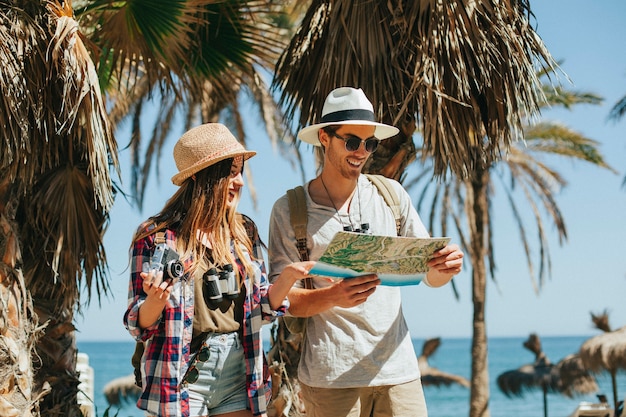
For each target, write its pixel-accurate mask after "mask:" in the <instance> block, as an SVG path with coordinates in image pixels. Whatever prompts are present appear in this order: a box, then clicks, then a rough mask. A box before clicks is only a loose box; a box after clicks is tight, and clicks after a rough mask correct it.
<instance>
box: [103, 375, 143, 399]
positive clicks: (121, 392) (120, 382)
mask: <svg viewBox="0 0 626 417" xmlns="http://www.w3.org/2000/svg"><path fill="white" fill-rule="evenodd" d="M103 391H104V397H105V398H106V399H107V402H108V403H109V405H121V404H122V403H125V402H129V403H133V402H136V401H137V400H138V399H139V396H140V395H141V388H139V387H138V386H137V385H135V375H134V374H130V375H126V376H122V377H119V378H116V379H114V380H112V381H110V382H109V383H107V384H106V385H105V386H104V390H103Z"/></svg>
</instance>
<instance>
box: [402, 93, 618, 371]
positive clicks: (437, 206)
mask: <svg viewBox="0 0 626 417" xmlns="http://www.w3.org/2000/svg"><path fill="white" fill-rule="evenodd" d="M544 89H545V90H546V97H547V101H546V103H544V104H543V106H546V105H548V104H551V105H562V106H564V107H567V108H569V107H571V106H573V105H575V104H579V103H592V104H597V103H599V102H600V100H601V99H600V98H598V97H597V96H594V95H593V94H587V93H575V92H570V91H566V90H563V89H561V88H559V89H557V90H554V91H552V88H550V87H548V86H544ZM524 132H525V141H524V142H518V143H515V144H513V146H511V148H510V149H509V152H508V155H507V156H506V157H505V158H504V159H502V161H492V162H491V163H489V164H486V163H485V164H484V165H483V166H482V169H480V170H476V171H475V172H473V173H472V174H471V175H470V176H469V177H467V178H459V177H456V176H455V175H451V176H450V177H448V178H447V179H446V180H445V181H442V182H439V183H438V182H436V181H431V174H430V173H431V172H432V171H429V170H428V169H424V171H422V172H421V173H419V174H418V175H416V176H415V177H414V178H410V179H407V182H406V187H407V189H414V188H419V186H420V185H422V184H423V188H421V190H422V191H421V193H420V195H419V197H418V203H417V208H418V211H421V209H422V207H423V206H424V205H426V204H427V202H428V201H429V202H430V217H429V219H430V220H429V230H433V233H435V234H437V233H438V232H439V233H441V234H442V235H447V234H448V233H449V231H448V222H451V223H452V224H453V228H454V229H455V231H456V233H457V234H458V236H459V237H460V240H461V242H462V245H463V247H464V249H465V251H466V252H467V254H468V255H469V256H468V257H469V262H470V264H471V267H472V300H473V304H474V318H473V327H474V333H473V334H474V336H473V342H472V376H473V377H474V376H475V375H478V374H480V373H481V372H482V367H483V366H486V359H485V362H484V363H483V361H482V360H481V358H480V356H479V355H482V354H483V353H482V352H480V351H481V346H483V343H485V342H486V331H485V329H486V317H485V303H486V284H487V275H489V276H490V277H491V279H492V280H494V281H495V279H496V274H495V270H496V267H495V257H494V245H493V240H492V238H493V232H492V224H491V218H492V216H491V213H490V209H491V207H492V206H493V204H492V202H493V199H494V197H495V196H496V194H497V193H496V191H497V190H502V192H503V195H504V196H505V198H506V199H507V201H508V202H509V205H510V207H511V212H512V215H513V218H514V220H515V222H516V223H517V225H518V232H519V235H520V239H521V241H522V245H523V248H524V253H525V256H526V260H527V265H528V269H529V273H530V278H531V282H532V285H533V287H534V289H535V291H536V292H539V291H540V289H541V287H542V285H543V283H544V279H545V277H546V276H548V275H549V272H550V253H549V247H548V235H547V234H546V229H545V227H544V222H543V218H542V213H543V212H545V213H547V215H546V216H547V217H548V218H549V219H550V220H551V221H552V223H553V224H554V225H555V226H556V230H557V233H558V237H559V240H560V242H561V243H562V242H563V241H564V240H565V239H566V238H567V230H566V227H565V221H564V218H563V216H562V213H561V211H560V209H559V207H558V205H557V202H556V195H557V193H558V191H559V190H560V189H561V188H562V187H564V186H566V184H567V183H566V181H565V179H564V178H563V177H562V176H561V175H560V174H559V173H558V172H557V171H556V170H554V169H553V168H551V167H550V166H549V165H548V164H547V163H545V162H544V161H543V160H542V157H547V156H550V155H552V156H553V157H561V158H567V159H572V160H578V161H585V162H588V163H591V164H593V165H595V166H598V167H602V168H607V169H611V168H610V167H609V166H608V165H607V164H606V162H605V161H604V158H603V157H602V155H601V154H600V153H599V151H598V146H597V145H598V144H597V142H595V141H593V140H592V139H589V138H586V137H584V136H582V135H580V134H579V133H577V132H574V131H572V130H571V129H569V128H567V127H566V126H562V125H559V124H556V123H551V122H542V123H538V124H536V125H534V126H527V127H526V128H525V129H524ZM516 191H517V192H518V193H519V192H520V191H521V194H522V195H523V196H524V197H525V200H524V201H525V202H524V204H523V205H522V204H519V203H517V202H516V199H515V195H516ZM430 197H432V198H430ZM522 207H523V208H528V209H530V210H529V211H530V214H529V215H530V217H531V218H532V219H534V221H535V225H536V231H537V236H538V247H539V249H538V254H539V270H538V273H536V272H535V266H534V264H533V262H532V253H531V250H530V247H531V246H530V242H529V239H528V235H527V232H526V228H525V226H524V221H525V215H526V213H525V212H524V211H523V210H522ZM541 209H543V210H541ZM437 220H439V227H437ZM437 229H438V231H437V232H435V230H437ZM487 271H488V273H487ZM453 285H454V284H453ZM485 353H486V352H485Z"/></svg>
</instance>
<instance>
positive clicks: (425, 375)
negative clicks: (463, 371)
mask: <svg viewBox="0 0 626 417" xmlns="http://www.w3.org/2000/svg"><path fill="white" fill-rule="evenodd" d="M440 344H441V338H439V337H436V338H433V339H428V340H426V341H425V342H424V345H423V346H422V354H421V355H420V356H419V358H417V363H418V365H419V369H420V373H421V375H422V385H424V386H426V385H433V386H436V387H440V386H442V385H443V386H450V385H452V384H459V385H461V386H464V387H466V388H469V386H470V382H469V381H468V380H467V379H466V378H464V377H462V376H460V375H454V374H449V373H447V372H443V371H440V370H439V369H437V368H433V367H432V366H430V365H429V364H428V358H429V357H430V356H432V355H433V354H434V353H435V351H436V350H437V348H438V347H439V345H440Z"/></svg>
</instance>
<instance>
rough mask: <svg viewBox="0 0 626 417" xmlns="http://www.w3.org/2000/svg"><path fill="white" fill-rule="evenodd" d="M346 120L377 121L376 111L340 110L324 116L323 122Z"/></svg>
mask: <svg viewBox="0 0 626 417" xmlns="http://www.w3.org/2000/svg"><path fill="white" fill-rule="evenodd" d="M346 120H365V121H368V122H375V121H376V120H375V119H374V112H371V111H369V110H362V109H356V110H340V111H336V112H332V113H328V114H326V115H324V116H322V120H321V123H335V122H345V121H346Z"/></svg>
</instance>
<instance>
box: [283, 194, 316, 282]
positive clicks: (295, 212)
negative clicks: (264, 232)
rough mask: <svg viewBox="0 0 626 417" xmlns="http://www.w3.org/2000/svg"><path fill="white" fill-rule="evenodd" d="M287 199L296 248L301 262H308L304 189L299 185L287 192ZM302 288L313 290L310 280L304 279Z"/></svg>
mask: <svg viewBox="0 0 626 417" xmlns="http://www.w3.org/2000/svg"><path fill="white" fill-rule="evenodd" d="M287 199H288V200H289V218H290V221H291V227H292V228H293V231H294V233H295V235H296V248H297V249H298V255H299V256H300V260H301V261H308V260H309V250H308V249H307V247H306V226H307V223H308V214H307V208H306V194H305V193H304V187H303V186H301V185H299V186H297V187H296V188H292V189H290V190H287ZM304 287H305V288H308V289H311V288H313V282H312V280H311V278H305V279H304Z"/></svg>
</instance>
